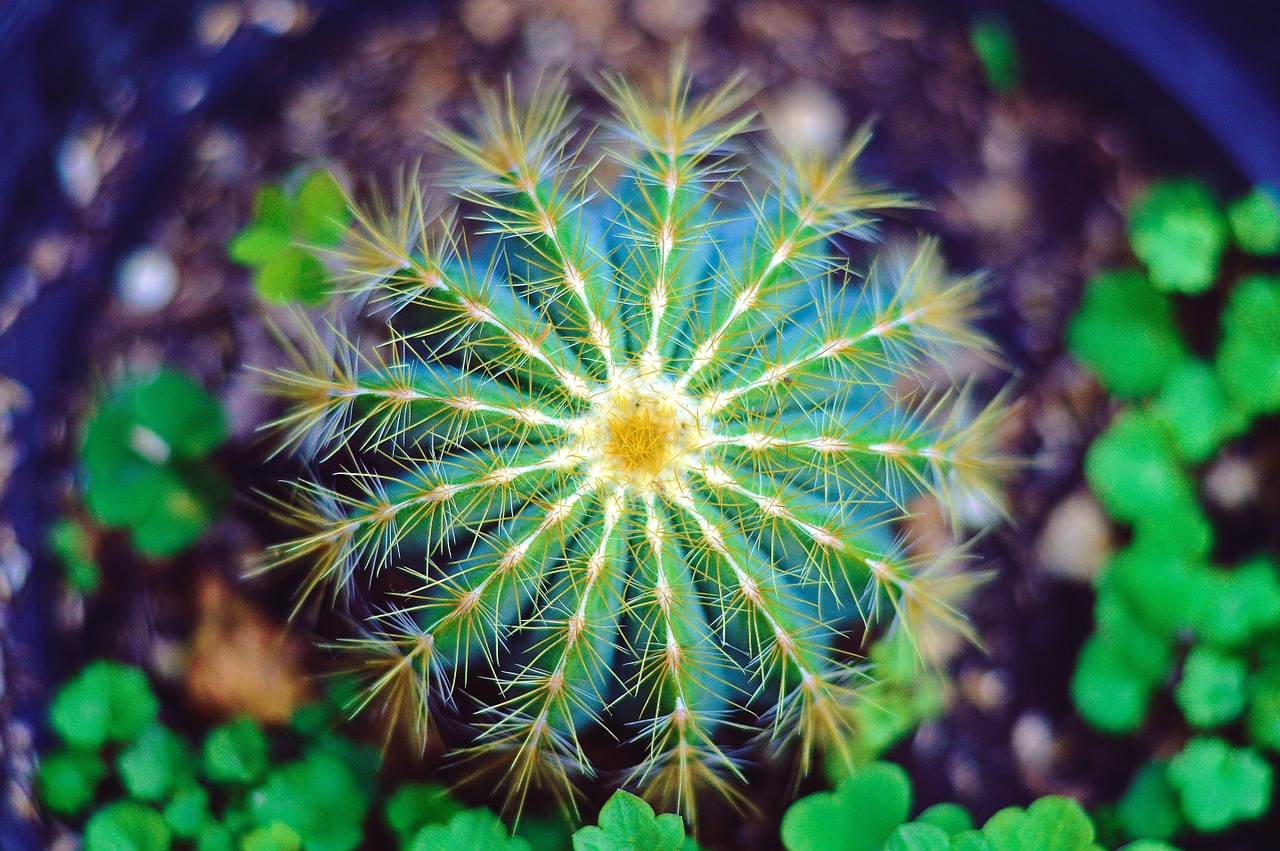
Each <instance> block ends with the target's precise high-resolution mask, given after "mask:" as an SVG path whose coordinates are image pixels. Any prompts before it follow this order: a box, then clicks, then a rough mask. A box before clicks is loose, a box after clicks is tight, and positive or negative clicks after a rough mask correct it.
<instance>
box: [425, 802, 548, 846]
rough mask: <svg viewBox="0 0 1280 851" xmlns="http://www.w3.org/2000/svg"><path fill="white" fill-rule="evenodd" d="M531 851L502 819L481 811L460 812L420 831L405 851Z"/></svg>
mask: <svg viewBox="0 0 1280 851" xmlns="http://www.w3.org/2000/svg"><path fill="white" fill-rule="evenodd" d="M435 849H441V851H444V849H448V851H533V849H532V846H530V845H529V843H528V841H527V840H525V839H522V838H521V837H518V836H512V835H511V834H510V832H509V831H508V830H507V826H506V825H505V824H503V823H502V820H501V819H500V818H498V817H497V816H496V815H494V814H493V813H492V812H491V811H489V810H485V809H474V810H462V811H460V812H457V813H455V814H454V815H453V816H451V817H450V818H449V821H448V823H446V824H432V825H428V826H426V827H424V828H423V829H422V830H420V831H419V832H418V834H417V836H416V837H414V839H413V841H412V842H411V843H410V844H409V845H408V846H406V851H435Z"/></svg>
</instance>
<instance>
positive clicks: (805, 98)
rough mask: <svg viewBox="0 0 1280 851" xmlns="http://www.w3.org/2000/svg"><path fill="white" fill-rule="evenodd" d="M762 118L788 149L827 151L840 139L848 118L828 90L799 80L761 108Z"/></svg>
mask: <svg viewBox="0 0 1280 851" xmlns="http://www.w3.org/2000/svg"><path fill="white" fill-rule="evenodd" d="M765 120H766V121H767V122H768V124H769V129H770V130H772V131H773V135H774V136H776V137H777V139H778V142H779V143H780V144H781V145H782V147H783V148H784V149H785V150H788V151H800V152H804V151H816V152H819V153H824V154H831V153H834V152H835V151H837V150H838V149H839V148H840V145H841V144H842V143H843V141H844V133H845V129H846V127H847V126H848V123H849V121H848V118H847V117H846V116H845V112H844V107H843V106H842V105H841V103H840V101H838V100H836V97H835V95H833V94H832V93H831V91H830V90H828V89H825V88H821V87H819V86H815V85H813V84H812V83H801V84H799V85H797V86H794V87H793V88H792V89H790V90H789V91H787V92H786V93H784V94H783V95H782V97H781V98H780V99H778V100H777V101H775V102H774V103H773V104H772V106H770V107H766V109H765Z"/></svg>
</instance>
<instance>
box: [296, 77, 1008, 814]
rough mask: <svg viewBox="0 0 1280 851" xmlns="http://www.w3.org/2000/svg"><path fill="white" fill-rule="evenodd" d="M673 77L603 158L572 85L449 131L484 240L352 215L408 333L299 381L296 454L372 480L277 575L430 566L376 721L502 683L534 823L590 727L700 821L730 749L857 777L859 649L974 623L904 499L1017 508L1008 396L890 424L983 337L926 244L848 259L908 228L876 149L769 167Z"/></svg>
mask: <svg viewBox="0 0 1280 851" xmlns="http://www.w3.org/2000/svg"><path fill="white" fill-rule="evenodd" d="M673 78H674V79H675V83H674V84H673V86H672V87H671V88H670V89H669V90H668V91H665V92H663V93H661V94H660V95H659V96H657V97H655V98H653V99H649V98H646V97H645V96H643V95H641V94H640V93H639V92H637V91H636V90H635V89H634V88H632V87H630V86H629V85H627V84H625V83H622V82H619V81H614V82H612V83H610V84H608V85H607V86H606V88H605V94H606V95H607V96H608V97H609V99H610V100H611V102H612V104H613V107H614V108H615V115H614V117H613V118H612V120H611V121H609V122H608V129H609V131H610V132H609V133H608V135H609V141H608V142H607V143H606V144H605V145H604V156H602V157H600V158H599V159H598V160H596V161H594V162H593V164H592V166H591V167H587V166H584V165H583V164H582V163H583V162H585V161H586V159H587V158H586V157H585V156H584V155H583V150H585V149H586V145H585V144H584V145H583V146H577V147H575V143H574V142H573V133H572V130H571V121H570V117H569V113H568V101H567V97H566V95H565V93H564V89H563V87H562V86H558V85H544V86H541V87H539V88H538V89H537V90H536V92H535V93H534V94H533V95H532V96H531V97H530V98H529V99H528V101H527V102H526V105H524V106H518V105H517V104H516V99H515V98H514V97H513V95H512V94H511V92H510V91H509V90H508V91H507V92H505V93H502V94H499V93H494V92H482V93H481V105H482V107H483V112H482V117H481V119H480V120H478V121H477V122H476V123H475V125H474V126H473V127H472V128H471V130H470V131H469V132H467V133H461V132H454V131H443V132H442V133H441V137H442V139H443V141H444V142H445V143H446V145H447V146H448V147H449V148H450V149H451V150H452V151H453V152H454V153H455V154H456V155H457V156H458V158H459V160H460V161H461V163H462V165H463V167H462V169H461V170H460V171H459V172H458V174H456V175H455V178H456V185H459V186H461V187H462V188H461V189H460V190H458V191H455V192H454V193H453V195H454V202H455V203H457V204H458V205H459V206H460V208H461V209H462V210H463V212H464V213H466V214H467V215H468V221H470V222H473V223H474V224H475V226H474V227H467V228H465V229H464V228H463V227H461V226H459V225H458V224H457V223H456V222H455V219H454V217H453V216H452V214H451V213H443V214H440V215H432V214H431V213H430V211H429V200H428V199H427V198H426V196H424V195H423V193H422V192H421V191H420V190H419V188H418V182H417V180H416V179H412V180H409V181H407V184H406V187H407V188H406V189H405V191H404V192H403V193H402V195H401V197H400V198H399V199H398V203H396V204H386V203H381V202H380V203H376V204H374V205H373V208H372V209H371V210H370V211H367V212H361V213H358V214H357V222H356V225H355V226H354V227H353V229H352V232H351V234H349V237H348V240H347V242H346V245H345V247H344V248H343V249H342V251H341V259H342V261H343V263H344V265H345V267H346V268H347V269H348V270H349V275H348V281H349V283H350V289H351V291H352V292H353V293H354V294H355V296H354V297H355V298H356V299H357V300H359V303H360V304H362V305H364V307H365V309H366V312H367V313H369V314H370V315H372V316H383V315H384V314H379V313H378V310H380V309H381V310H384V311H385V317H386V319H387V327H388V329H389V330H388V333H387V337H386V339H385V341H383V342H381V343H380V344H378V345H376V346H373V347H371V348H370V347H365V348H363V349H362V348H360V347H358V346H356V345H355V344H352V343H350V342H347V341H346V338H345V337H344V336H343V335H342V334H336V335H333V334H328V333H327V332H325V331H317V332H316V333H315V334H313V335H311V338H310V343H309V344H308V345H307V346H303V347H301V349H303V350H300V351H299V352H298V353H297V354H298V363H297V365H296V367H294V368H291V369H287V370H282V371H280V372H279V373H277V374H276V375H275V376H274V381H275V385H276V389H277V390H278V391H279V392H280V393H281V394H282V395H283V396H285V397H286V398H287V399H289V400H290V402H291V403H292V407H291V409H290V411H289V413H288V414H286V415H285V416H284V417H283V418H282V419H281V421H280V425H281V427H282V429H283V430H284V431H285V439H286V440H287V441H289V442H290V443H292V444H295V445H298V446H301V447H305V448H306V451H307V453H308V454H309V455H312V454H314V455H320V456H326V457H332V458H333V459H335V460H334V463H336V464H337V465H339V466H341V467H343V468H344V469H345V471H346V472H345V473H344V474H342V475H340V476H338V477H337V478H336V479H335V480H333V481H331V482H330V483H329V484H328V485H321V484H316V483H314V482H301V483H299V484H298V491H299V499H298V500H297V502H296V503H295V504H293V505H292V506H290V511H291V512H292V513H293V514H294V516H295V519H297V520H298V521H299V522H300V523H302V524H303V525H305V527H306V528H307V532H306V533H305V534H304V535H303V536H302V537H300V538H299V539H297V540H294V541H291V542H289V543H287V544H284V545H282V546H281V547H279V549H278V551H277V561H278V562H290V561H294V562H300V563H303V564H305V565H306V566H307V567H308V569H309V573H308V578H307V580H306V582H305V585H304V592H306V594H309V593H311V592H313V591H324V592H326V593H331V594H333V595H334V596H339V595H340V594H342V593H345V592H347V591H349V590H350V589H352V588H353V587H360V586H361V585H362V584H364V585H367V584H368V580H369V578H370V577H371V576H373V575H375V574H377V573H378V572H379V571H382V570H385V569H389V568H393V567H394V568H396V569H397V570H398V571H400V572H402V574H405V575H408V576H409V577H410V579H411V581H412V583H413V584H414V586H415V587H416V590H415V591H414V592H413V593H412V594H411V595H409V596H407V597H406V598H405V599H404V600H403V601H399V602H398V603H397V605H395V607H394V610H393V611H389V612H387V613H385V614H384V615H380V616H377V617H375V618H373V619H371V620H369V621H368V622H367V623H365V624H364V628H365V634H364V635H363V636H362V637H360V638H358V639H352V640H351V641H350V642H348V643H349V644H350V645H351V646H352V648H353V649H355V650H357V651H360V652H362V653H363V654H364V657H363V658H364V660H365V661H364V663H363V664H364V670H365V671H366V672H367V673H368V675H369V688H368V690H367V691H366V692H365V694H364V700H363V701H362V703H364V704H372V703H377V704H379V705H382V706H384V707H390V708H391V709H392V710H394V711H395V712H397V713H400V714H403V715H405V716H406V717H408V718H410V719H412V720H413V722H414V727H415V729H416V731H417V732H418V733H419V734H420V735H422V736H425V735H426V734H427V731H428V725H429V723H430V721H431V718H432V714H433V712H435V711H437V710H438V709H439V708H440V707H443V706H447V705H448V704H449V703H450V699H451V697H452V696H454V695H456V693H457V690H463V691H467V690H469V689H470V688H471V687H472V686H475V685H476V684H480V683H489V684H496V688H497V691H498V693H499V694H500V695H501V697H500V699H499V700H498V701H496V702H491V703H490V705H489V706H488V707H487V709H488V710H489V711H488V712H486V713H481V715H480V717H476V718H472V719H470V720H472V721H473V722H474V724H475V726H476V727H477V730H476V734H475V740H474V744H473V748H472V752H473V753H479V754H488V755H498V756H499V757H500V758H501V762H502V765H503V766H504V772H503V776H504V777H505V780H506V785H507V788H508V789H509V790H511V791H512V792H513V794H514V796H515V799H516V801H517V802H519V801H522V800H523V796H524V794H525V791H526V790H527V789H528V788H529V787H530V786H531V785H533V784H538V783H543V784H549V785H550V786H551V787H552V790H553V791H557V790H558V791H559V792H560V793H562V794H563V796H564V797H565V798H566V799H571V798H572V795H571V794H570V791H571V785H570V784H571V782H572V778H573V777H575V776H591V775H592V774H593V773H594V772H593V768H592V765H591V762H590V760H589V758H588V756H587V754H586V753H585V752H584V748H583V746H582V742H581V739H580V735H581V733H582V731H584V730H586V729H588V728H589V727H591V726H592V725H596V724H602V725H606V726H609V727H610V728H611V729H613V730H614V731H615V734H618V733H619V732H620V734H621V735H622V736H624V737H631V738H633V739H634V740H635V742H636V743H638V744H639V749H640V750H642V751H643V752H644V753H645V754H647V755H646V756H645V757H644V758H643V759H642V760H641V761H640V763H639V764H638V765H637V766H635V767H634V769H633V770H632V771H631V773H630V774H629V775H627V776H626V777H625V779H624V782H625V784H626V785H628V786H631V787H633V788H637V789H639V790H641V791H643V792H645V793H646V794H648V795H650V796H651V797H653V798H657V799H664V800H666V801H669V802H673V803H674V804H675V805H677V806H678V807H680V808H681V809H682V811H684V812H685V813H686V814H690V815H691V814H692V808H693V804H694V795H695V793H696V792H697V791H698V790H700V789H701V788H703V787H706V786H712V787H717V788H721V789H725V790H728V789H730V788H731V786H732V783H731V782H730V781H731V780H732V778H733V777H734V776H735V775H736V774H737V773H738V769H737V768H736V766H735V760H734V758H733V757H732V755H731V754H730V753H729V752H728V749H727V748H725V747H723V746H722V745H721V744H718V741H721V742H722V741H723V739H724V736H723V732H724V728H725V727H726V726H730V725H732V726H734V727H735V728H741V727H742V726H743V725H748V726H751V725H754V726H756V727H757V728H758V729H759V731H760V732H761V733H762V734H763V735H764V736H765V737H767V738H769V739H771V740H773V741H775V742H777V743H779V744H783V743H790V742H795V743H796V744H797V745H798V751H799V754H800V760H801V765H802V768H804V769H807V768H808V766H809V765H810V761H811V758H812V756H813V755H814V754H815V753H830V752H834V753H841V752H843V751H844V749H845V743H847V742H848V741H849V736H850V735H852V732H853V731H851V730H850V729H849V727H850V723H851V721H850V719H851V713H850V706H851V703H852V702H853V701H855V700H857V697H858V696H857V692H858V687H859V683H860V682H861V681H865V679H866V677H867V676H868V673H870V674H874V672H868V671H866V670H865V669H864V667H862V666H861V665H860V663H861V661H862V660H861V659H860V658H859V657H857V656H855V655H852V654H849V653H847V652H837V651H836V650H834V649H833V644H834V642H835V640H836V639H837V638H838V637H839V636H840V635H841V631H842V630H846V629H848V628H849V627H850V626H851V625H852V623H853V622H854V621H855V619H856V618H857V617H858V616H859V615H861V616H862V618H864V619H866V620H868V621H872V620H874V619H877V618H880V616H881V615H882V614H884V615H886V616H885V617H884V618H883V619H882V620H883V621H884V622H885V623H888V622H890V621H892V622H893V624H894V627H895V628H900V629H902V630H904V631H905V632H907V633H909V634H910V633H912V632H913V631H915V630H917V629H918V628H920V627H921V626H923V625H925V624H926V623H927V622H928V621H929V620H931V619H935V620H936V619H942V620H947V621H955V620H958V616H957V615H956V614H955V612H954V610H953V608H952V607H951V601H952V600H953V599H954V598H955V596H956V594H957V592H958V589H960V588H962V587H963V586H964V585H965V580H964V579H963V577H962V576H961V577H957V576H956V575H955V574H954V572H951V571H949V570H947V569H946V565H945V564H944V563H945V562H947V561H948V556H949V555H950V554H948V553H943V554H940V555H938V554H934V555H931V556H927V557H926V556H920V555H918V554H915V553H913V552H912V551H911V550H909V549H908V548H907V547H906V546H905V545H904V544H903V542H902V541H900V540H899V539H898V538H897V537H896V536H895V531H894V529H895V527H894V526H893V524H894V522H895V521H897V520H899V519H901V518H902V517H903V516H904V514H905V508H904V505H905V503H906V500H907V499H908V498H910V497H912V496H913V495H915V494H918V493H921V492H927V493H932V494H935V495H937V496H940V497H941V498H942V499H943V501H944V502H948V501H954V500H955V499H957V498H958V494H960V493H961V492H963V494H964V496H965V498H966V499H968V498H969V497H971V496H974V495H977V496H980V497H982V498H984V499H988V500H994V498H995V497H994V482H995V479H996V473H997V472H998V469H999V466H1000V465H999V463H998V459H997V458H996V455H995V452H994V449H993V434H994V431H995V428H994V426H995V424H996V421H997V420H998V419H999V418H1000V417H1001V410H1000V406H999V405H998V404H997V405H995V406H993V407H992V408H989V409H988V410H987V411H985V412H978V413H976V414H975V413H974V412H972V411H967V412H966V411H964V409H965V408H966V407H967V406H966V405H965V404H964V402H966V401H967V397H966V396H965V394H963V393H951V394H949V395H947V394H943V397H942V398H943V401H942V402H937V403H936V404H935V403H934V402H930V403H928V404H919V402H918V401H917V403H916V404H914V405H910V406H903V405H900V404H896V403H895V400H897V399H898V396H899V395H900V393H899V392H897V390H900V389H901V388H900V387H899V388H896V389H895V385H901V384H903V382H902V381H900V380H899V379H901V378H903V377H904V376H908V375H911V374H914V373H916V372H918V371H919V370H920V369H921V368H922V367H924V366H926V365H928V364H929V363H930V362H933V361H936V360H937V359H938V358H939V356H940V355H942V354H944V353H950V352H954V351H956V350H962V349H979V350H982V349H985V348H986V343H985V341H984V340H983V338H982V337H981V336H980V335H979V334H977V333H975V332H974V331H973V330H972V329H971V326H970V323H971V320H972V319H973V317H974V315H975V313H976V299H977V292H976V291H977V287H976V284H975V281H974V279H972V278H963V279H956V278H951V277H948V276H947V274H946V273H945V271H944V270H943V268H942V266H941V263H940V261H939V258H938V255H937V250H936V246H935V244H934V243H932V242H930V241H924V242H923V243H922V244H921V245H920V246H919V247H918V248H917V249H915V250H914V251H906V252H899V253H897V254H894V255H892V256H889V257H887V258H882V259H881V260H879V261H877V262H876V263H875V264H874V265H873V266H872V267H871V268H870V269H869V270H868V271H867V272H866V274H865V276H864V277H865V280H863V281H861V282H858V281H854V280H852V279H853V277H854V275H853V273H852V271H851V270H850V269H849V267H848V261H847V260H846V259H845V258H844V257H843V256H842V255H841V254H840V253H838V252H837V251H836V249H835V247H834V245H833V239H834V238H835V237H837V236H841V235H843V236H845V237H852V238H854V239H856V240H866V239H868V238H869V237H870V235H871V234H870V228H871V226H872V225H873V222H874V220H873V218H872V211H873V210H875V209H880V208H884V207H889V206H895V205H899V206H900V205H901V204H902V203H903V200H902V199H901V198H899V197H898V196H894V195H889V194H884V193H881V192H877V191H873V190H871V189H868V188H866V187H864V186H863V185H861V184H860V183H859V182H858V181H857V180H856V178H855V176H854V174H853V166H854V163H855V160H856V159H857V157H858V155H859V153H860V152H861V150H862V149H863V147H864V146H865V144H866V142H867V140H868V137H867V134H865V133H862V134H859V135H858V136H857V138H855V139H854V140H853V142H852V143H851V144H850V145H849V147H848V148H847V149H846V150H844V151H843V152H842V153H841V154H839V155H838V156H836V157H834V158H831V159H829V160H824V159H821V158H818V157H800V158H782V157H779V158H777V159H776V163H775V166H774V167H773V168H772V170H771V173H765V172H764V171H763V170H761V171H752V170H745V169H743V168H741V164H740V162H739V158H737V157H735V155H734V154H733V153H732V149H733V148H734V146H735V145H737V146H738V147H742V145H743V143H744V141H745V140H744V137H743V133H744V132H745V130H746V128H747V125H748V123H749V120H750V118H749V116H746V115H744V114H742V110H741V106H742V103H743V101H744V96H743V94H742V89H741V87H740V86H739V85H738V84H736V83H731V84H729V85H727V86H725V87H723V88H721V89H719V90H717V91H713V92H711V93H710V94H708V95H706V96H704V97H702V98H694V97H692V96H691V95H690V92H689V86H688V83H687V81H686V80H685V78H684V77H683V75H681V74H675V75H673ZM591 144H594V143H591ZM619 170H621V171H622V175H621V177H618V178H616V179H613V180H610V181H608V182H607V183H602V181H604V180H605V178H604V177H603V175H604V174H606V173H615V174H616V173H617V172H618V171H619ZM768 178H772V182H770V181H769V179H768ZM468 240H470V242H471V243H474V248H472V247H471V245H469V243H468ZM846 279H849V282H848V283H846ZM325 336H336V337H337V338H338V342H337V345H336V348H337V352H336V354H335V353H334V346H333V345H328V346H326V345H324V344H322V343H321V338H322V337H325ZM907 407H910V411H908V410H907V409H906V408H907ZM966 413H967V414H968V415H967V416H966ZM304 596H305V594H304Z"/></svg>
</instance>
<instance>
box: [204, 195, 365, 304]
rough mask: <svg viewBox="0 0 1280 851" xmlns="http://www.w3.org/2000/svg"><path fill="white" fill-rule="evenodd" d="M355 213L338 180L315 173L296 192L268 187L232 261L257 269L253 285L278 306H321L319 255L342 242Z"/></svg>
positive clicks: (233, 248)
mask: <svg viewBox="0 0 1280 851" xmlns="http://www.w3.org/2000/svg"><path fill="white" fill-rule="evenodd" d="M351 218H352V216H351V211H350V209H349V208H348V206H347V201H346V196H345V195H344V194H343V191H342V188H341V187H340V186H339V185H338V182H337V180H335V179H334V177H333V175H332V174H330V173H329V172H328V171H324V170H319V171H313V172H311V173H310V174H309V175H307V176H306V177H305V178H303V180H302V181H301V183H299V184H298V187H297V189H296V191H295V192H292V193H289V192H287V191H286V190H285V187H284V186H281V185H276V184H268V185H266V186H263V187H262V188H260V189H259V190H258V197H257V200H256V202H255V204H254V219H253V221H252V222H251V223H250V224H249V225H248V226H247V227H246V228H245V229H244V230H242V231H240V233H238V234H237V235H236V236H235V238H234V239H233V240H232V241H231V244H230V246H229V247H228V253H229V254H230V255H231V259H233V260H235V261H236V262H237V263H240V264H242V265H245V266H250V267H252V268H253V270H254V274H253V286H254V289H255V290H257V292H258V295H259V296H261V297H262V298H263V299H264V300H266V301H269V302H274V303H277V304H287V303H291V302H294V303H301V304H305V305H318V304H321V303H323V302H324V301H325V299H326V298H328V296H329V291H330V288H329V280H328V275H327V273H326V272H325V268H324V264H323V262H321V260H320V257H319V254H318V252H319V251H320V250H323V249H329V248H335V247H337V246H338V245H340V244H341V243H342V237H343V234H344V233H345V232H346V228H347V226H348V225H349V224H350V223H351Z"/></svg>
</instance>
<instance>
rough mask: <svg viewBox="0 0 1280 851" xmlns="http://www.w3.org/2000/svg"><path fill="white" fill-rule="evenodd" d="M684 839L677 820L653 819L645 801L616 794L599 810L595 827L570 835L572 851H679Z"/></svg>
mask: <svg viewBox="0 0 1280 851" xmlns="http://www.w3.org/2000/svg"><path fill="white" fill-rule="evenodd" d="M685 838H686V837H685V832H684V821H683V820H682V819H681V818H680V816H678V815H674V814H672V813H663V814H662V815H655V814H654V812H653V807H651V806H649V805H648V804H647V803H646V802H645V801H643V800H641V799H640V798H637V797H636V796H635V795H632V794H631V793H630V792H624V791H621V790H619V791H617V792H614V793H613V796H612V797H610V798H609V800H608V801H607V802H605V805H604V806H603V807H602V808H601V809H600V825H599V827H597V826H595V825H590V826H588V827H584V828H582V829H581V830H579V831H578V832H577V833H575V834H574V835H573V851H680V849H681V848H683V847H684V844H685Z"/></svg>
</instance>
